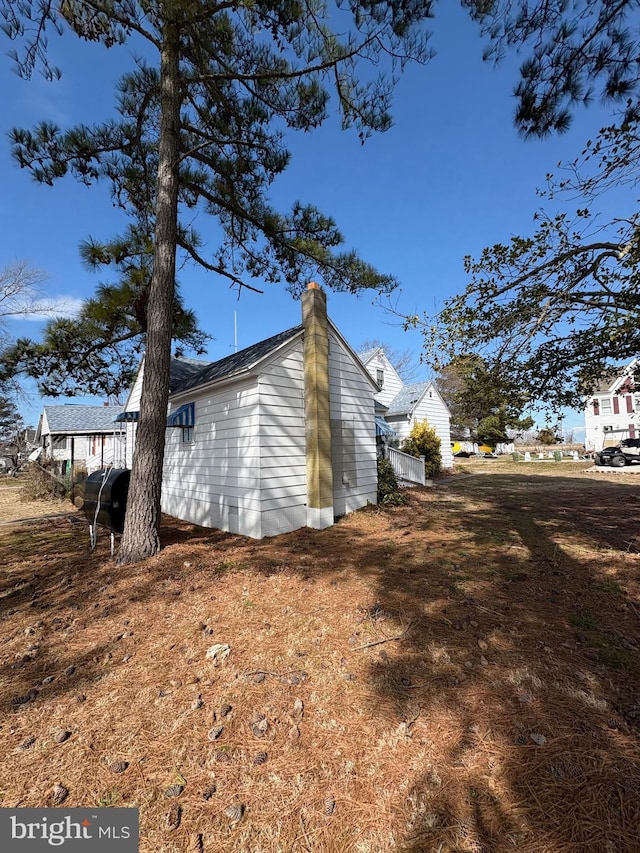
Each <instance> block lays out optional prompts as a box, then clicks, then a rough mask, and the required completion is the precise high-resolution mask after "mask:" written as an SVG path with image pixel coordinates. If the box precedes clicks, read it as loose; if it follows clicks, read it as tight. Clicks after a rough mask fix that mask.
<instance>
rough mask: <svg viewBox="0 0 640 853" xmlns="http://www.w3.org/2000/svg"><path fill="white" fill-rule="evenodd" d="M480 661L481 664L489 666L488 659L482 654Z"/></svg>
mask: <svg viewBox="0 0 640 853" xmlns="http://www.w3.org/2000/svg"><path fill="white" fill-rule="evenodd" d="M480 663H481V665H482V666H489V661H488V660H487V659H486V657H485V656H484V655H480Z"/></svg>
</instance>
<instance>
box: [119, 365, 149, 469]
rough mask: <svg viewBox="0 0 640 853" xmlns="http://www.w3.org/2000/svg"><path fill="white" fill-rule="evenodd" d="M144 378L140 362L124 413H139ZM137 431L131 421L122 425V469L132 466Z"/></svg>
mask: <svg viewBox="0 0 640 853" xmlns="http://www.w3.org/2000/svg"><path fill="white" fill-rule="evenodd" d="M143 376H144V361H143V362H142V366H141V368H140V370H139V371H138V375H137V376H136V380H135V382H134V383H133V386H132V388H131V392H130V394H129V399H128V400H127V403H126V405H125V407H124V410H125V412H139V411H140V397H141V395H142V379H143ZM137 429H138V425H137V424H136V423H134V422H133V421H125V424H124V430H123V432H124V467H125V468H131V466H132V465H133V451H134V448H135V443H136V431H137Z"/></svg>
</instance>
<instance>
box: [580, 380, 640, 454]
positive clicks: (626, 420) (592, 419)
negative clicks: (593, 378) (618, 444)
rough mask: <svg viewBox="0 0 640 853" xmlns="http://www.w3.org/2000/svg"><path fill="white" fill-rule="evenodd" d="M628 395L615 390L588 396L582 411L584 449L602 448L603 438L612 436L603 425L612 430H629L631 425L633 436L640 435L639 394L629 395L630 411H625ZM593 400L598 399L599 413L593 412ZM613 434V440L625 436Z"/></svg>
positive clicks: (609, 442)
mask: <svg viewBox="0 0 640 853" xmlns="http://www.w3.org/2000/svg"><path fill="white" fill-rule="evenodd" d="M628 396H629V395H628V394H616V393H615V392H611V393H605V392H598V393H597V394H594V395H593V396H592V397H590V398H589V401H588V402H587V406H586V408H585V412H584V422H585V428H586V431H585V449H586V450H596V451H597V450H602V446H603V443H604V441H605V439H607V438H612V437H608V436H607V432H608V431H609V430H608V429H607V430H605V427H608V428H610V429H612V430H627V431H629V432H630V429H629V428H630V426H631V425H633V428H634V432H635V437H636V438H638V437H640V394H632V395H631V398H632V402H631V408H632V409H633V411H632V412H627V397H628ZM614 399H617V401H618V409H619V412H618V413H617V414H616V413H615V412H614V411H613V408H614V402H613V401H614ZM594 400H598V402H599V404H600V406H599V414H597V415H596V414H594V407H593V401H594ZM607 403H608V405H607ZM614 436H615V441H618V440H619V439H620V438H624V437H625V436H624V435H621V434H620V433H618V434H617V435H616V434H615V433H614ZM612 440H613V439H612ZM607 443H608V444H611V443H612V441H608V442H607Z"/></svg>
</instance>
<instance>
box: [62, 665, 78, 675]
mask: <svg viewBox="0 0 640 853" xmlns="http://www.w3.org/2000/svg"><path fill="white" fill-rule="evenodd" d="M75 671H76V668H75V666H74V665H73V664H71V666H68V667H67V668H66V669H65V671H64V674H65V675H73V673H74V672H75Z"/></svg>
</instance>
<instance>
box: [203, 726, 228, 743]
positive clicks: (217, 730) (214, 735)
mask: <svg viewBox="0 0 640 853" xmlns="http://www.w3.org/2000/svg"><path fill="white" fill-rule="evenodd" d="M223 731H224V726H213V727H212V728H210V729H209V731H208V732H207V737H208V738H209V740H218V738H219V737H220V735H221V734H222V732H223Z"/></svg>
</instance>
